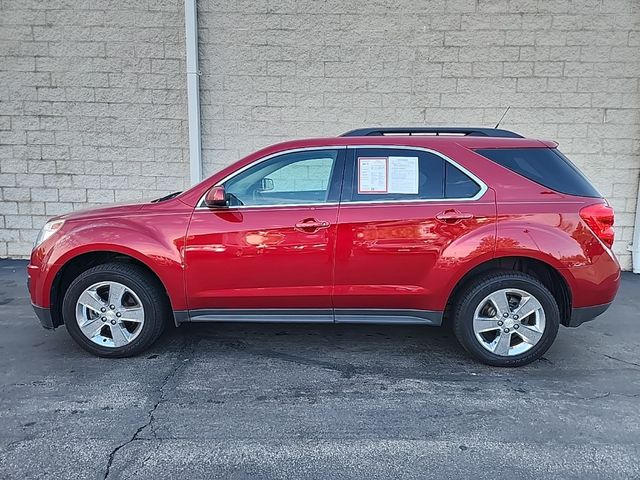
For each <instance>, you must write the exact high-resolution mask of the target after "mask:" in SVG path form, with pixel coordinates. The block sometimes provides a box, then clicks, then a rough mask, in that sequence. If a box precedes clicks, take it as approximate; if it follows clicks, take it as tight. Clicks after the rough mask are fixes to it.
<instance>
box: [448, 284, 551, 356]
mask: <svg viewBox="0 0 640 480" xmlns="http://www.w3.org/2000/svg"><path fill="white" fill-rule="evenodd" d="M506 288H515V289H519V290H524V291H526V292H528V293H530V294H532V295H533V296H535V297H536V299H537V300H538V301H539V302H540V304H541V305H542V308H543V310H544V315H545V321H546V325H545V328H544V332H543V334H542V337H541V338H540V340H539V341H538V343H537V344H535V345H534V346H533V347H532V348H530V349H529V350H527V351H526V352H524V353H521V354H519V355H513V356H501V355H496V354H495V353H492V352H490V351H489V350H487V349H486V348H484V347H483V346H482V345H481V343H480V341H479V340H478V339H477V338H476V335H475V333H474V330H473V316H474V313H475V310H476V308H477V307H478V305H479V304H480V303H481V302H482V301H483V299H484V298H485V297H487V296H488V295H490V294H491V293H493V292H496V291H498V290H501V289H506ZM559 324H560V311H559V309H558V304H557V302H556V299H555V298H554V296H553V295H552V294H551V292H550V291H549V290H548V289H547V288H546V287H545V286H544V285H543V284H542V283H541V282H540V281H539V280H537V279H536V278H534V277H532V276H530V275H526V274H524V273H519V272H497V273H491V274H487V275H483V276H482V277H480V278H478V279H475V280H473V281H471V282H470V283H469V284H468V285H466V286H465V288H464V289H463V290H462V291H461V292H460V294H459V295H458V296H457V298H456V301H455V303H454V308H453V331H454V333H455V335H456V338H457V339H458V341H459V342H460V344H461V345H462V346H463V347H464V348H465V350H467V352H469V353H470V354H471V355H472V356H473V357H474V358H476V359H477V360H479V361H481V362H482V363H486V364H487V365H492V366H496V367H519V366H522V365H526V364H528V363H531V362H533V361H535V360H537V359H539V358H540V357H541V356H542V355H544V354H545V352H546V351H547V350H548V349H549V347H550V346H551V344H553V341H554V340H555V338H556V335H557V333H558V326H559Z"/></svg>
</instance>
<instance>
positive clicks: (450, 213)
mask: <svg viewBox="0 0 640 480" xmlns="http://www.w3.org/2000/svg"><path fill="white" fill-rule="evenodd" d="M472 218H473V214H472V213H468V212H459V211H458V210H445V211H444V212H441V213H439V214H437V215H436V219H438V220H440V221H441V222H443V223H449V224H451V223H458V222H460V221H462V220H470V219H472Z"/></svg>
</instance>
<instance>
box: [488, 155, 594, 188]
mask: <svg viewBox="0 0 640 480" xmlns="http://www.w3.org/2000/svg"><path fill="white" fill-rule="evenodd" d="M476 153H479V154H480V155H482V156H483V157H486V158H488V159H489V160H492V161H493V162H496V163H497V164H499V165H502V166H503V167H505V168H508V169H509V170H511V171H512V172H515V173H517V174H519V175H522V176H523V177H526V178H528V179H529V180H532V181H534V182H536V183H538V184H540V185H542V186H544V187H547V188H549V189H551V190H555V191H556V192H560V193H566V194H567V195H577V196H579V197H596V198H600V197H601V195H600V193H599V192H598V190H596V188H595V187H594V186H593V185H592V184H591V182H590V181H589V180H588V179H587V177H585V176H584V175H583V174H582V172H581V171H580V170H578V168H577V167H576V166H575V165H573V163H571V161H570V160H569V159H568V158H567V157H565V156H564V155H563V154H562V153H560V151H558V150H557V149H555V148H491V149H480V150H476Z"/></svg>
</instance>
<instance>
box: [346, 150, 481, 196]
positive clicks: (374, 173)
mask: <svg viewBox="0 0 640 480" xmlns="http://www.w3.org/2000/svg"><path fill="white" fill-rule="evenodd" d="M347 178H348V179H349V178H350V179H351V180H350V181H349V180H347V181H346V186H345V190H346V191H345V192H344V195H343V201H346V202H349V201H357V202H363V201H364V202H379V201H403V200H437V199H445V198H451V199H465V198H473V197H474V196H475V195H476V194H478V193H479V192H480V189H481V187H480V185H478V183H476V182H475V181H474V180H472V179H471V178H469V177H468V176H467V175H466V174H465V173H464V172H462V171H460V170H459V169H458V168H456V167H455V166H454V165H452V164H450V163H449V162H447V161H445V160H444V159H443V158H442V157H440V156H438V155H435V154H433V153H430V152H425V151H424V150H412V149H399V148H359V149H358V150H357V151H356V153H355V158H354V161H353V163H351V164H350V165H349V167H348V169H347Z"/></svg>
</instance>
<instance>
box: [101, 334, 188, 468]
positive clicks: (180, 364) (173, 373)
mask: <svg viewBox="0 0 640 480" xmlns="http://www.w3.org/2000/svg"><path fill="white" fill-rule="evenodd" d="M188 338H189V337H186V336H185V337H184V339H185V340H184V342H183V344H182V346H181V347H180V349H179V350H178V352H177V358H176V361H175V362H174V364H173V366H172V367H171V369H170V370H169V372H168V373H167V374H166V375H165V376H164V378H163V379H162V382H160V385H159V387H158V388H157V389H156V394H157V398H156V400H155V402H154V404H153V406H152V407H151V409H149V411H148V412H147V421H146V422H145V423H144V424H143V425H141V426H140V427H138V428H137V430H136V431H135V432H134V433H133V435H132V436H131V438H130V439H129V440H127V441H126V442H124V443H121V444H120V445H118V446H116V447H115V448H114V449H113V450H111V453H110V454H109V459H108V461H107V466H106V469H105V472H104V476H103V480H107V478H108V477H109V473H110V472H111V466H112V465H113V461H114V459H115V456H116V454H117V453H118V452H119V451H120V450H122V449H123V448H125V447H126V446H127V445H129V444H131V443H133V442H135V441H136V440H141V439H140V438H139V436H140V434H141V433H142V432H143V431H144V430H145V429H146V428H147V427H149V426H151V425H152V423H153V421H154V419H155V412H156V410H157V409H158V407H159V406H160V404H161V403H162V402H164V401H165V400H166V399H167V398H166V392H165V388H166V386H167V385H168V384H169V382H170V381H171V380H172V379H174V378H176V377H177V376H178V374H179V373H180V372H182V371H183V370H184V369H185V368H186V367H187V365H188V360H191V359H192V358H193V353H194V351H195V346H196V343H197V342H195V341H193V340H192V339H191V340H190V339H188ZM188 344H190V348H189V354H188V355H185V352H186V351H187V345H188ZM174 389H175V384H174ZM151 432H152V435H153V437H154V438H157V436H156V434H155V430H154V429H153V426H151Z"/></svg>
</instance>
